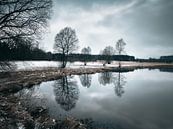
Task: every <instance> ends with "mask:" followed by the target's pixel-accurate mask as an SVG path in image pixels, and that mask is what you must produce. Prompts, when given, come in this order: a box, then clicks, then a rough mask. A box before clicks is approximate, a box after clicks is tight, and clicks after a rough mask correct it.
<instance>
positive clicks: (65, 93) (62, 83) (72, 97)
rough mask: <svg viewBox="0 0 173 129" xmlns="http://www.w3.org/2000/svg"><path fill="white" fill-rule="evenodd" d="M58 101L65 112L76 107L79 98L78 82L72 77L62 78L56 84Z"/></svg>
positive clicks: (55, 89)
mask: <svg viewBox="0 0 173 129" xmlns="http://www.w3.org/2000/svg"><path fill="white" fill-rule="evenodd" d="M54 93H55V96H56V98H55V99H56V101H57V103H58V104H60V106H61V108H63V109H64V110H65V111H70V110H71V109H72V108H74V107H75V105H76V101H77V100H78V97H79V89H78V86H77V82H76V81H74V80H73V78H72V77H62V78H61V79H59V80H57V81H56V82H55V84H54Z"/></svg>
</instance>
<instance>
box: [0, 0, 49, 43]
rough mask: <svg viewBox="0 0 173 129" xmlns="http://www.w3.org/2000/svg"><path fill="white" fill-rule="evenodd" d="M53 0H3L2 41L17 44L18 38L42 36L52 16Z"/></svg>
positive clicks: (0, 38) (0, 3) (28, 38)
mask: <svg viewBox="0 0 173 129" xmlns="http://www.w3.org/2000/svg"><path fill="white" fill-rule="evenodd" d="M51 7H52V0H1V1H0V43H4V42H5V43H8V44H9V45H12V46H16V45H17V43H16V41H15V39H16V38H18V39H19V38H21V39H23V40H30V41H31V40H32V41H33V39H36V38H38V37H40V34H41V32H43V30H45V28H46V26H47V21H48V19H49V18H50V14H51Z"/></svg>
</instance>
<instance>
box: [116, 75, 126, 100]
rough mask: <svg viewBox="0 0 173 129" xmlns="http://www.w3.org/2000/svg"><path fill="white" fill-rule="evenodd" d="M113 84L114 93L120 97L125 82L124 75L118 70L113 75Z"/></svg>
mask: <svg viewBox="0 0 173 129" xmlns="http://www.w3.org/2000/svg"><path fill="white" fill-rule="evenodd" d="M113 84H114V86H115V94H116V95H117V96H118V97H121V96H122V94H123V93H124V92H125V91H124V85H125V84H126V77H125V76H124V75H123V74H121V73H120V72H119V73H118V74H116V75H115V76H114V81H113Z"/></svg>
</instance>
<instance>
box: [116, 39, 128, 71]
mask: <svg viewBox="0 0 173 129" xmlns="http://www.w3.org/2000/svg"><path fill="white" fill-rule="evenodd" d="M125 45H126V43H125V42H124V40H123V39H119V40H118V42H117V43H116V46H115V48H116V52H117V53H118V55H122V54H123V53H125V51H124V49H125ZM120 67H121V60H119V68H120Z"/></svg>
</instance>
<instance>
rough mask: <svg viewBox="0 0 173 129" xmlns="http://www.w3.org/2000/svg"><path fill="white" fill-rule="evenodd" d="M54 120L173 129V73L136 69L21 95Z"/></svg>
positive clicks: (109, 127) (68, 80) (117, 128)
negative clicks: (41, 108)
mask: <svg viewBox="0 0 173 129" xmlns="http://www.w3.org/2000/svg"><path fill="white" fill-rule="evenodd" d="M18 95H20V96H21V97H22V98H24V99H26V100H27V101H26V103H27V104H28V105H29V106H39V105H42V106H45V107H46V108H48V111H49V114H50V115H51V116H52V117H54V118H58V119H59V118H64V117H67V116H73V117H75V118H77V119H87V120H88V121H89V122H88V123H89V124H90V126H93V127H97V128H106V129H173V103H172V102H173V73H171V72H160V71H159V70H147V69H144V70H136V71H134V72H128V73H115V72H107V73H98V74H93V75H80V76H70V77H64V78H62V79H59V80H56V81H50V82H43V83H41V84H40V85H39V86H35V87H33V88H31V89H25V90H22V91H20V92H19V93H18Z"/></svg>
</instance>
